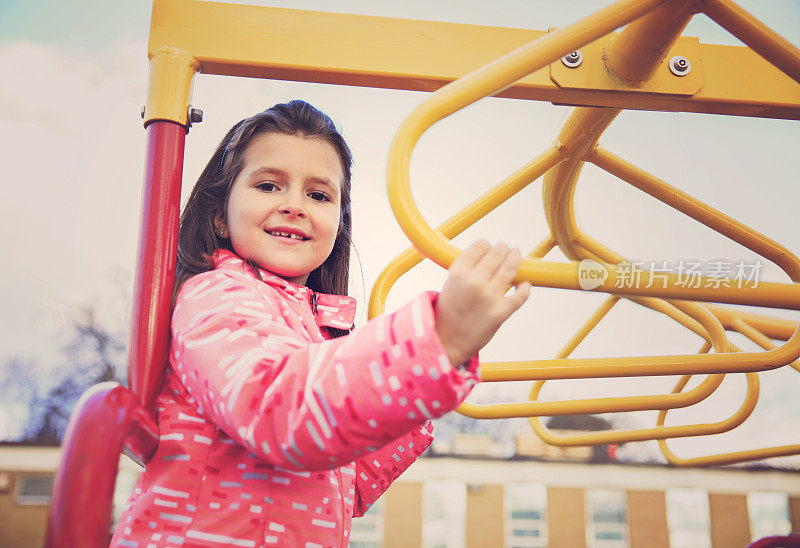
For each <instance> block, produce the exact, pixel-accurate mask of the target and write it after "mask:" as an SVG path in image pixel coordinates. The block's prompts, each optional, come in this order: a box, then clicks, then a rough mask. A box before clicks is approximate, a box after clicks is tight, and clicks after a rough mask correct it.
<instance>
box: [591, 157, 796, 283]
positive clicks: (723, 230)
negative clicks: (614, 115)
mask: <svg viewBox="0 0 800 548" xmlns="http://www.w3.org/2000/svg"><path fill="white" fill-rule="evenodd" d="M585 159H586V160H588V161H589V162H592V163H593V164H594V165H596V166H597V167H599V168H600V169H603V170H605V171H607V172H608V173H610V174H612V175H614V176H616V177H618V178H620V179H621V180H623V181H625V182H626V183H628V184H630V185H631V186H634V187H636V188H638V189H639V190H641V191H642V192H645V193H646V194H649V195H650V196H652V197H653V198H655V199H657V200H660V201H661V202H663V203H665V204H667V205H669V206H671V207H673V208H675V209H677V210H678V211H680V212H681V213H684V214H685V215H687V216H689V217H691V218H692V219H694V220H696V221H698V222H700V223H703V224H704V225H706V226H707V227H709V228H711V229H712V230H715V231H716V232H719V233H720V234H722V235H724V236H727V237H728V238H730V239H731V240H733V241H734V242H736V243H738V244H741V245H743V246H744V247H746V248H748V249H750V250H751V251H753V252H755V253H758V254H759V255H761V256H762V257H765V258H766V259H768V260H770V261H772V262H773V263H775V264H776V265H778V266H779V267H781V268H782V269H783V270H784V271H785V272H786V273H787V274H788V275H789V277H790V278H792V279H794V280H800V259H798V258H797V256H796V255H795V254H794V253H792V252H791V251H789V250H788V249H787V248H786V247H784V246H782V245H780V244H779V243H777V242H775V241H773V240H772V239H770V238H768V237H767V236H765V235H763V234H760V233H759V232H757V231H755V230H753V229H752V228H750V227H748V226H747V225H745V224H743V223H740V222H739V221H737V220H736V219H733V218H732V217H729V216H728V215H725V214H724V213H722V212H720V211H718V210H716V209H714V208H712V207H711V206H709V205H708V204H705V203H703V202H701V201H700V200H698V199H696V198H694V197H692V196H691V195H689V194H687V193H686V192H683V191H682V190H680V189H678V188H676V187H674V186H671V185H669V184H667V183H666V182H664V181H662V180H660V179H658V178H657V177H655V176H653V175H651V174H649V173H647V172H646V171H644V170H642V169H639V168H638V167H636V166H635V165H633V164H631V163H629V162H626V161H625V160H623V159H622V158H620V157H619V156H616V155H615V154H613V153H611V152H609V151H607V150H605V149H603V148H600V147H597V148H596V149H595V150H594V151H593V152H592V153H590V154H588V155H587V156H586V157H585ZM788 287H792V286H788ZM795 287H796V288H798V286H796V285H795Z"/></svg>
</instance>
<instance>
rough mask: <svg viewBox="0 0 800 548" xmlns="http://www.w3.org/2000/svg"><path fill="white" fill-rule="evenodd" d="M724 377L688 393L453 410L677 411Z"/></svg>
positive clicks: (496, 415) (499, 415)
mask: <svg viewBox="0 0 800 548" xmlns="http://www.w3.org/2000/svg"><path fill="white" fill-rule="evenodd" d="M724 377H725V375H709V377H708V378H707V379H705V380H704V381H703V382H702V383H700V384H699V385H697V386H696V387H695V388H693V389H692V390H690V391H689V392H681V393H680V394H658V395H649V396H622V397H613V398H587V399H582V400H565V401H527V402H512V403H498V404H491V405H485V404H483V405H482V404H475V403H469V402H464V403H462V404H461V405H459V406H458V407H457V408H456V411H458V412H459V413H461V414H462V415H464V416H466V417H471V418H473V419H508V418H513V417H543V416H556V415H586V414H593V413H621V412H627V411H652V410H659V409H678V408H682V407H689V406H690V405H695V404H697V403H699V402H701V401H703V400H704V399H706V398H707V397H709V396H710V395H711V394H713V393H714V391H715V390H716V389H717V388H718V387H719V385H720V384H722V380H723V378H724ZM536 383H537V384H540V385H541V384H544V381H536ZM670 437H672V436H670Z"/></svg>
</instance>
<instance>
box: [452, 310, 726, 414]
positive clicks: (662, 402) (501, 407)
mask: <svg viewBox="0 0 800 548" xmlns="http://www.w3.org/2000/svg"><path fill="white" fill-rule="evenodd" d="M617 300H618V299H617V298H616V297H609V298H608V299H607V300H606V301H604V302H603V304H602V305H601V306H600V307H599V308H598V309H597V310H596V311H595V312H594V313H593V314H592V316H590V318H589V319H588V320H587V321H586V322H585V323H584V324H583V325H582V326H581V328H580V329H579V330H578V332H577V333H576V334H575V336H574V337H573V338H572V339H571V340H570V341H569V342H568V343H567V344H566V346H565V347H564V348H563V349H562V350H561V352H559V354H558V358H566V357H567V356H569V355H570V354H571V353H572V352H573V351H574V350H575V348H577V346H578V345H579V344H580V343H581V342H582V341H583V339H585V338H586V336H587V335H588V334H589V333H590V332H591V330H592V329H594V327H596V326H597V324H598V323H599V322H600V321H601V320H602V319H603V317H605V315H606V314H608V312H609V311H610V310H611V308H612V307H613V306H614V304H615V303H616V302H617ZM710 336H711V338H713V339H714V340H715V342H716V345H717V347H718V348H723V349H724V348H726V347H727V340H726V339H725V338H724V333H723V332H722V330H721V329H719V330H714V329H712V331H711V335H710ZM710 348H711V343H709V342H706V343H705V344H704V345H703V349H702V350H701V352H707V351H708V350H709V349H710ZM724 377H725V376H724V375H711V376H709V377H708V378H707V379H706V380H704V381H703V382H702V383H701V384H700V385H698V386H697V387H695V388H694V389H693V390H691V391H689V392H685V393H681V394H680V396H682V397H675V396H676V394H675V393H672V394H667V395H654V396H627V397H617V398H593V399H584V400H568V401H557V402H542V401H528V402H521V403H501V404H492V405H480V404H473V403H469V402H464V403H462V404H461V405H460V406H458V408H456V411H458V412H459V413H461V414H462V415H465V416H467V417H471V418H475V419H499V418H511V417H537V416H543V415H549V416H553V415H568V414H587V413H617V412H623V411H645V410H655V409H676V408H679V407H688V406H690V405H694V404H696V403H698V402H700V401H702V400H704V399H705V398H707V397H708V396H710V395H711V394H712V393H713V392H714V391H715V390H716V389H717V388H718V387H719V385H720V384H722V380H723V378H724ZM536 384H537V385H538V387H539V389H541V387H542V386H543V385H544V381H537V383H536ZM537 393H538V390H537Z"/></svg>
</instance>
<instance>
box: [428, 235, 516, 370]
mask: <svg viewBox="0 0 800 548" xmlns="http://www.w3.org/2000/svg"><path fill="white" fill-rule="evenodd" d="M521 262H522V256H521V255H520V252H519V250H518V249H509V248H508V246H507V245H506V244H504V243H499V244H497V245H495V246H492V245H491V244H489V242H487V241H485V240H480V241H477V242H475V243H474V244H472V245H471V246H469V247H468V248H467V249H465V250H464V251H463V252H462V253H461V254H460V255H459V256H458V257H457V258H456V260H455V261H453V264H452V265H451V266H450V274H449V276H448V277H447V280H446V281H445V283H444V287H443V288H442V292H441V294H440V295H439V299H438V300H437V301H436V332H437V333H438V334H439V338H440V339H441V341H442V344H443V345H444V348H445V350H446V351H447V356H448V357H449V358H450V362H451V363H452V364H453V365H455V366H458V365H461V364H462V363H464V362H466V361H467V360H468V359H469V358H470V357H472V356H474V355H475V354H476V353H477V352H478V350H480V349H481V348H483V347H484V346H485V345H486V343H488V342H489V341H490V340H491V339H492V337H493V336H494V334H495V333H496V332H497V330H498V329H499V328H500V326H501V325H502V324H503V322H504V321H506V320H507V319H508V318H509V317H510V316H511V315H512V314H513V313H514V312H516V311H517V309H519V307H521V306H522V305H523V303H524V302H525V301H526V300H527V299H528V296H529V295H530V290H531V284H530V283H529V282H522V283H520V284H518V285H517V286H516V291H515V292H514V293H513V294H511V295H509V296H508V297H506V296H505V294H506V291H507V290H508V285H509V284H510V283H511V280H512V279H513V278H514V275H515V274H516V273H517V270H518V269H519V265H520V263H521Z"/></svg>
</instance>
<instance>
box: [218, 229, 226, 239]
mask: <svg viewBox="0 0 800 548" xmlns="http://www.w3.org/2000/svg"><path fill="white" fill-rule="evenodd" d="M219 235H220V237H223V238H224V237H225V229H224V228H220V229H219Z"/></svg>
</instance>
